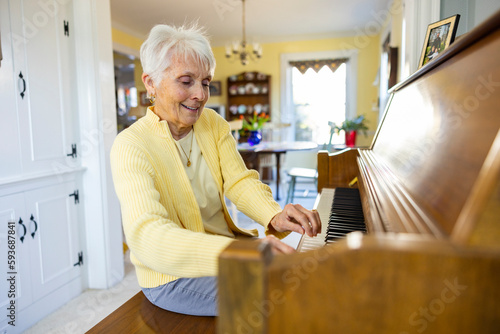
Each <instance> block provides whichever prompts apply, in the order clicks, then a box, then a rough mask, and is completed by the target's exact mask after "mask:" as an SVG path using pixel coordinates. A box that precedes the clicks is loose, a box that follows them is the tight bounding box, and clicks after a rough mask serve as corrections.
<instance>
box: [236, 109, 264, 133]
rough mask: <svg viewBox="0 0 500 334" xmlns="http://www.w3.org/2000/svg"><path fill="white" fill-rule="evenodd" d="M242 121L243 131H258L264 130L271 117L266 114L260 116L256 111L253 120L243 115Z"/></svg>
mask: <svg viewBox="0 0 500 334" xmlns="http://www.w3.org/2000/svg"><path fill="white" fill-rule="evenodd" d="M240 119H242V120H243V127H242V130H246V131H258V130H261V129H262V127H263V126H264V123H266V122H267V121H269V115H268V114H266V113H260V114H258V113H257V112H256V111H254V113H253V117H252V118H250V119H246V118H245V117H244V116H243V115H241V116H240Z"/></svg>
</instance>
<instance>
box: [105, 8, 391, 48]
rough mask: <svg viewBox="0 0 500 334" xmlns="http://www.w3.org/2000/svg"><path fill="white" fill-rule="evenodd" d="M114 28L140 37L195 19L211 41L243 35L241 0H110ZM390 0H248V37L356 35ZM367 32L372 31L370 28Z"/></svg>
mask: <svg viewBox="0 0 500 334" xmlns="http://www.w3.org/2000/svg"><path fill="white" fill-rule="evenodd" d="M110 1H111V20H112V25H113V27H114V28H117V29H119V30H122V31H123V32H126V33H128V34H131V35H133V36H135V37H138V38H140V39H145V38H146V37H147V34H148V32H149V30H150V29H151V28H152V27H153V26H154V25H155V24H159V23H165V24H174V25H182V24H184V23H191V22H193V21H198V22H199V24H200V25H202V26H204V27H206V28H207V31H208V34H209V36H210V39H211V42H212V45H214V46H223V45H225V44H227V43H230V42H231V41H235V40H239V39H241V35H242V3H241V1H240V0H183V1H179V0H140V1H137V0H110ZM390 2H391V0H307V1H305V0H246V2H245V6H246V30H247V39H248V41H249V42H252V41H255V42H260V43H271V42H278V41H292V40H302V39H317V38H328V37H330V38H331V37H337V36H346V35H355V34H356V33H359V32H360V31H362V32H364V31H366V30H368V29H367V27H370V28H373V26H377V25H376V24H375V25H373V24H371V25H368V26H367V23H369V22H371V23H373V22H378V23H379V24H378V25H380V22H379V21H380V17H381V15H380V14H381V13H387V8H388V4H389V3H390ZM370 32H371V31H370Z"/></svg>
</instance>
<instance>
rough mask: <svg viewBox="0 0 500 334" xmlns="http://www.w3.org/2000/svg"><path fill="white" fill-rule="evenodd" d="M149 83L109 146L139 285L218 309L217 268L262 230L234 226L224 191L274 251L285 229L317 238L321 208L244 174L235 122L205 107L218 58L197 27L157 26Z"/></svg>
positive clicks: (147, 64) (149, 46)
mask: <svg viewBox="0 0 500 334" xmlns="http://www.w3.org/2000/svg"><path fill="white" fill-rule="evenodd" d="M141 62H142V66H143V69H144V73H143V75H142V80H143V82H144V84H145V86H146V89H147V91H148V95H149V96H150V97H151V100H152V101H154V106H153V107H149V108H148V110H147V113H146V116H144V117H143V118H141V119H140V120H138V121H137V122H135V123H134V124H133V125H132V126H131V127H129V128H128V129H126V130H124V131H123V132H121V133H120V134H119V135H118V137H117V138H116V140H115V142H114V144H113V148H112V151H111V167H112V172H113V179H114V183H115V188H116V193H117V194H118V197H119V199H120V204H121V210H122V219H123V228H124V233H125V236H126V240H127V243H128V246H129V248H130V251H131V252H130V257H131V260H132V262H133V264H134V265H135V269H136V273H137V278H138V280H139V285H140V286H141V288H142V290H143V291H144V294H145V295H146V297H147V298H148V299H149V300H150V301H151V302H152V303H153V304H155V305H157V306H159V307H161V308H164V309H166V310H170V311H174V312H178V313H184V314H192V315H212V316H213V315H216V314H217V280H216V275H217V264H218V256H219V254H220V253H221V251H222V250H223V249H224V248H226V247H227V246H228V245H229V244H230V243H232V242H238V241H236V236H248V237H256V236H258V233H257V231H256V230H244V229H242V228H239V227H238V226H236V225H235V224H234V223H233V221H232V220H231V217H230V215H229V213H228V210H227V207H226V204H225V200H224V198H225V196H227V198H228V199H230V200H231V201H232V202H233V203H235V204H236V206H237V208H238V209H239V210H240V211H242V212H243V213H245V214H246V215H247V216H249V217H250V218H252V219H253V220H255V221H256V222H258V223H260V224H262V225H263V226H264V228H265V231H266V237H265V238H261V239H256V242H263V241H264V242H267V243H269V244H270V245H271V247H272V249H273V252H275V253H291V252H293V251H294V250H293V248H291V247H290V246H288V245H286V244H285V243H283V242H281V241H280V240H279V238H282V237H284V236H285V235H286V234H287V233H288V231H296V232H299V233H307V234H308V235H311V236H312V235H316V234H317V232H319V231H320V229H321V222H320V219H319V216H318V214H317V212H314V211H309V210H306V209H304V208H303V207H302V206H300V205H292V204H288V205H286V206H285V208H284V210H282V209H281V207H280V206H279V204H278V203H276V202H275V201H274V199H273V196H272V193H271V191H270V188H269V187H268V186H267V185H265V184H263V183H261V182H260V181H259V175H258V173H257V172H255V171H254V170H247V169H246V167H245V164H244V162H243V160H242V158H241V156H240V155H239V153H238V151H237V149H236V142H235V140H234V138H233V136H232V135H231V132H230V128H229V124H228V123H227V122H226V121H225V120H224V119H223V118H222V117H221V116H219V115H218V114H217V113H216V112H214V111H213V110H211V109H204V106H205V104H206V102H207V100H208V98H209V84H210V80H211V79H212V77H213V75H214V68H215V59H214V56H213V54H212V51H211V47H210V44H209V42H208V40H207V38H206V37H205V36H204V34H203V32H201V31H200V30H199V29H198V28H196V27H191V28H175V27H171V26H167V25H158V26H155V27H154V28H153V29H152V30H151V32H150V34H149V37H148V39H147V40H146V41H145V42H144V44H143V45H142V47H141Z"/></svg>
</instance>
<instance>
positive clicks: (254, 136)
mask: <svg viewBox="0 0 500 334" xmlns="http://www.w3.org/2000/svg"><path fill="white" fill-rule="evenodd" d="M261 140H262V135H261V134H260V131H259V130H255V131H250V136H249V137H248V144H250V146H254V145H257V144H259V143H260V141H261Z"/></svg>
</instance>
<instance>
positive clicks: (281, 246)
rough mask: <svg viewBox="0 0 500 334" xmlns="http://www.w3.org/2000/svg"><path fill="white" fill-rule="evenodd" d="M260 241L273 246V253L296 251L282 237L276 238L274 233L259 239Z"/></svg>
mask: <svg viewBox="0 0 500 334" xmlns="http://www.w3.org/2000/svg"><path fill="white" fill-rule="evenodd" d="M258 241H259V242H262V243H267V244H269V245H270V246H271V250H272V252H273V254H292V253H295V249H294V248H293V247H290V246H289V245H287V244H285V243H284V242H283V241H281V240H280V239H278V238H276V237H275V236H274V235H268V236H266V237H265V238H262V239H259V240H258Z"/></svg>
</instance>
